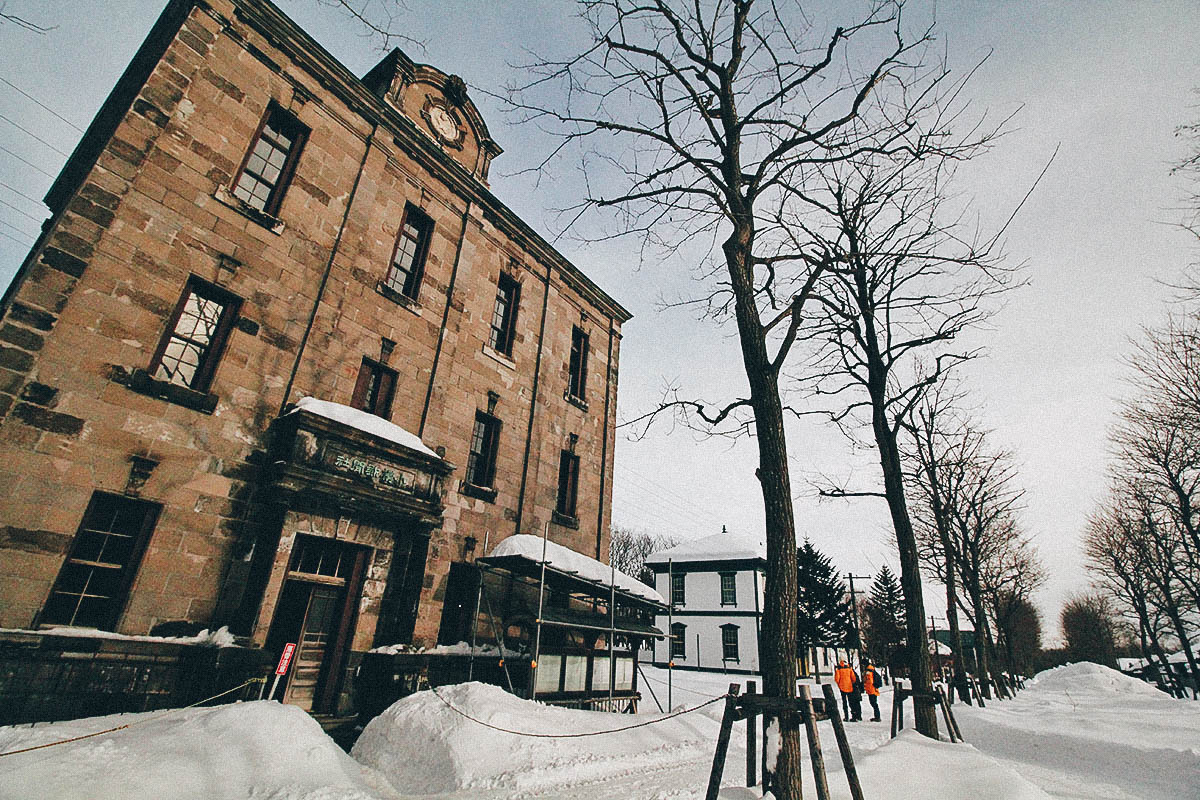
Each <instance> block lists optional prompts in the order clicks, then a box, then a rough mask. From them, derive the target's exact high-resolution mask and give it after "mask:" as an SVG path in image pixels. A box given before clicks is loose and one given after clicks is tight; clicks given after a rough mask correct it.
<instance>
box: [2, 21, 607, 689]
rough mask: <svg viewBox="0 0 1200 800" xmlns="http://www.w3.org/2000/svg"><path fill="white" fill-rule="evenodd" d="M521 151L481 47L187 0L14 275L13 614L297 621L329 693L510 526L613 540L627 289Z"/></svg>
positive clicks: (419, 635)
mask: <svg viewBox="0 0 1200 800" xmlns="http://www.w3.org/2000/svg"><path fill="white" fill-rule="evenodd" d="M500 152H501V149H500V147H499V146H498V145H497V143H496V142H495V141H493V140H492V138H491V136H490V134H489V132H488V128H487V125H486V124H485V122H484V120H483V119H482V118H481V117H480V115H479V113H478V111H477V110H476V108H475V106H474V105H473V104H472V102H471V99H470V98H469V96H468V93H467V90H466V87H465V86H464V84H463V82H462V80H461V79H459V78H457V77H455V76H453V75H446V74H445V73H443V72H441V71H439V70H438V69H436V68H434V67H431V66H428V65H423V64H416V63H414V62H412V61H411V60H410V59H409V58H407V57H406V56H405V55H404V54H403V53H401V52H400V51H393V52H392V53H391V54H390V55H388V56H387V57H386V58H385V59H384V60H383V61H382V62H381V63H380V64H378V65H377V66H376V67H375V68H374V69H372V70H371V71H370V72H369V73H368V74H367V75H365V76H363V77H362V78H358V77H356V76H354V75H353V74H351V73H350V72H349V71H348V70H347V69H346V68H345V67H344V66H343V65H341V64H340V63H338V62H337V61H336V60H335V59H334V58H333V57H332V56H331V55H330V54H329V53H327V52H326V51H325V50H323V49H322V48H321V47H320V45H318V44H317V43H316V42H315V41H314V40H313V39H312V38H310V37H309V36H308V35H307V34H306V33H305V32H304V31H303V30H301V29H299V28H298V27H297V26H296V25H295V24H294V23H293V22H292V21H291V20H290V19H288V18H287V17H286V16H285V15H283V14H282V13H281V12H280V11H279V9H277V8H276V7H275V6H273V5H271V4H270V3H268V2H265V1H264V0H205V1H204V2H201V1H200V0H171V2H170V3H169V4H168V5H167V7H166V9H165V10H164V11H163V13H162V15H161V17H160V18H159V20H158V21H157V23H156V24H155V25H154V27H153V29H152V30H151V32H150V34H149V36H148V38H147V39H146V41H145V43H144V44H143V45H142V47H141V49H140V50H139V51H138V52H137V53H136V55H135V56H134V57H133V60H132V62H131V63H130V65H129V67H128V69H127V70H126V72H125V73H124V75H123V76H122V77H121V79H120V81H119V82H118V83H117V85H116V86H115V88H114V89H113V91H112V93H111V95H110V96H109V98H108V100H107V101H106V102H105V104H104V105H103V107H102V108H101V110H100V112H99V113H98V115H97V116H96V118H95V120H94V121H93V122H92V124H91V126H90V127H89V128H88V130H87V132H86V134H85V135H84V137H83V139H82V141H81V142H80V143H79V145H78V147H77V148H76V150H75V152H74V154H73V155H72V156H71V157H70V159H69V161H68V162H67V164H66V166H65V167H64V169H63V171H62V173H61V175H60V176H59V177H58V179H57V180H56V181H55V183H54V185H53V186H52V188H51V189H50V191H49V192H48V194H47V196H46V203H47V205H48V206H49V209H50V213H51V217H50V219H49V220H48V222H47V223H46V225H45V226H44V229H43V233H42V235H41V237H40V238H39V240H38V241H37V243H36V244H35V246H34V248H33V250H32V251H31V253H30V255H29V257H28V259H27V260H26V262H25V263H24V264H23V265H22V267H21V269H20V271H19V273H18V275H17V277H16V279H15V280H14V282H13V284H12V286H11V287H10V288H9V289H8V291H7V293H6V294H5V295H4V299H3V303H2V305H0V312H2V314H3V317H2V320H0V482H2V483H3V485H4V486H5V487H6V491H5V492H3V493H0V627H6V628H19V629H31V630H37V629H47V628H53V627H62V626H83V627H95V628H100V629H104V630H109V631H116V632H118V633H123V634H149V633H151V632H163V631H170V630H185V629H187V628H188V627H189V626H188V625H182V624H176V625H174V626H172V625H168V624H167V623H192V625H191V626H190V627H200V626H204V627H216V626H220V625H229V626H230V629H231V630H232V631H233V632H234V633H235V634H237V635H239V636H242V637H247V640H248V641H249V642H250V643H252V644H253V645H255V646H262V647H265V648H267V649H268V650H273V649H275V650H277V649H278V647H279V646H280V645H281V644H282V643H283V642H286V641H297V642H299V648H298V650H297V662H296V666H295V668H294V669H293V670H292V672H291V674H290V676H289V678H290V681H289V685H288V687H287V690H286V691H287V695H286V696H287V698H288V699H289V700H290V701H292V702H295V703H298V704H300V705H303V706H305V707H309V708H312V709H314V710H318V711H329V712H333V711H337V710H339V709H341V710H344V709H345V708H346V707H347V704H348V702H349V699H348V698H349V696H348V687H349V683H350V682H349V680H348V676H349V675H351V674H352V673H353V670H354V667H355V666H356V664H357V663H358V660H359V658H360V657H361V654H362V653H363V652H365V651H366V650H368V649H370V648H371V647H373V646H377V645H383V644H395V643H398V642H399V643H404V642H411V643H413V644H416V645H427V644H433V643H435V642H436V640H437V639H438V633H439V629H440V628H441V627H442V626H443V622H444V620H443V617H444V616H447V617H449V616H453V615H452V614H446V615H443V600H444V598H445V597H446V593H447V591H448V590H449V591H450V592H451V593H454V592H456V591H457V592H458V593H459V594H461V593H462V592H461V587H460V588H459V589H457V590H456V588H455V587H454V586H453V585H450V584H452V582H451V581H450V580H449V576H450V575H451V572H452V570H451V567H452V565H454V564H456V563H458V564H461V563H465V562H470V561H472V560H473V559H474V557H475V556H476V555H483V552H482V551H483V543H484V541H485V538H486V539H488V540H490V542H491V543H492V544H495V543H496V542H497V541H499V540H501V539H503V538H504V537H507V536H509V535H512V534H516V533H536V534H538V535H541V533H542V532H543V529H544V526H546V525H548V526H549V538H550V539H551V540H552V541H554V542H557V543H559V544H563V545H565V546H568V547H570V548H572V549H574V550H576V551H577V552H580V553H584V554H587V555H589V556H592V557H595V558H598V559H607V547H608V533H607V531H608V524H609V510H610V501H611V486H612V469H613V443H614V420H615V408H616V390H617V356H618V349H619V344H620V328H621V325H622V323H624V322H625V321H626V320H627V319H628V318H629V314H628V313H627V312H626V311H625V310H624V309H623V308H622V307H621V306H620V305H619V304H618V303H617V302H615V301H614V300H613V299H612V298H611V297H609V296H608V295H607V294H605V293H604V292H603V291H602V290H601V289H600V288H598V287H597V286H596V285H595V284H594V283H593V282H592V281H590V280H589V279H588V278H587V277H586V276H585V275H584V274H583V273H582V272H581V271H580V270H579V269H578V268H577V267H575V266H574V265H573V264H571V263H570V262H568V261H567V260H566V259H565V258H564V257H563V256H562V255H561V254H559V253H558V252H556V251H555V250H554V248H553V247H551V246H550V245H549V244H548V243H547V242H546V241H545V240H544V239H542V238H541V237H540V236H539V235H538V234H537V233H536V232H535V231H534V230H532V229H531V228H530V227H529V225H527V224H526V223H525V222H523V221H522V220H521V219H519V218H518V217H517V216H516V215H515V214H514V213H513V212H512V211H511V210H509V209H508V208H507V207H506V206H505V205H504V204H503V203H501V202H500V201H499V200H498V199H497V198H496V197H495V196H494V195H492V194H491V192H490V191H489V188H488V168H489V166H490V163H491V161H492V159H493V158H495V157H496V156H497V155H499V154H500ZM460 605H461V604H460ZM445 622H446V624H448V625H450V626H451V627H454V626H455V625H458V627H459V628H461V620H446V621H445Z"/></svg>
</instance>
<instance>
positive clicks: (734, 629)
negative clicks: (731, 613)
mask: <svg viewBox="0 0 1200 800" xmlns="http://www.w3.org/2000/svg"><path fill="white" fill-rule="evenodd" d="M730 634H733V641H729V635H730ZM740 637H741V630H740V628H739V627H738V626H737V625H734V624H733V623H732V622H727V623H725V624H724V625H722V626H721V660H722V661H741V660H742V658H741V648H740V646H739V643H740V642H741V638H740ZM731 647H732V648H733V655H732V656H731V655H729V650H730V648H731Z"/></svg>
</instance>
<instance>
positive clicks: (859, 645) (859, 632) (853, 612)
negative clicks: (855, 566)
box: [846, 573, 871, 670]
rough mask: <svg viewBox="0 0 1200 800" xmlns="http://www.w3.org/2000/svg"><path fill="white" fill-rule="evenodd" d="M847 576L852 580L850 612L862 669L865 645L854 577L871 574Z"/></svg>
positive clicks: (864, 576) (864, 577) (859, 665)
mask: <svg viewBox="0 0 1200 800" xmlns="http://www.w3.org/2000/svg"><path fill="white" fill-rule="evenodd" d="M846 577H847V578H848V579H849V581H850V614H851V615H852V616H853V617H854V639H855V646H856V648H857V650H858V668H859V669H860V670H861V669H862V665H863V645H862V630H861V629H860V628H859V626H858V601H857V600H856V599H855V595H854V579H855V578H859V579H861V580H870V578H871V576H870V575H851V574H850V573H846Z"/></svg>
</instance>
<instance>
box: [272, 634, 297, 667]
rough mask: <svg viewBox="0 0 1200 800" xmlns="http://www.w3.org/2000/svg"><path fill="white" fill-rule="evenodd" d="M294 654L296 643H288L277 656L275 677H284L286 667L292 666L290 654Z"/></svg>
mask: <svg viewBox="0 0 1200 800" xmlns="http://www.w3.org/2000/svg"><path fill="white" fill-rule="evenodd" d="M295 652H296V643H295V642H288V643H287V644H285V645H284V646H283V652H282V653H280V654H279V666H278V667H276V668H275V674H276V675H286V674H287V671H288V667H289V666H291V664H292V654H293V653H295Z"/></svg>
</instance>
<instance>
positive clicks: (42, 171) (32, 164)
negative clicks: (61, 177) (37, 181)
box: [0, 145, 54, 178]
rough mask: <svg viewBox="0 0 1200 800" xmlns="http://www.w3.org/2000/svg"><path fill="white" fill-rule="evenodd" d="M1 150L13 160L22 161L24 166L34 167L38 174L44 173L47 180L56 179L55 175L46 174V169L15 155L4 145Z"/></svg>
mask: <svg viewBox="0 0 1200 800" xmlns="http://www.w3.org/2000/svg"><path fill="white" fill-rule="evenodd" d="M0 150H3V151H4V152H5V153H8V154H9V155H10V156H12V157H13V158H15V159H16V160H17V161H20V162H21V163H22V164H26V165H28V166H30V167H33V168H34V169H36V170H37V171H38V172H40V173H42V174H43V175H45V176H46V177H47V178H53V177H54V176H53V175H51V174H50V173H49V172H46V170H44V169H42V168H41V167H39V166H38V165H37V164H35V163H33V162H32V161H29V160H27V159H25V158H22V157H21V156H19V155H17V154H16V153H14V152H13V151H12V150H9V149H8V148H7V147H4V146H3V145H0Z"/></svg>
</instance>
